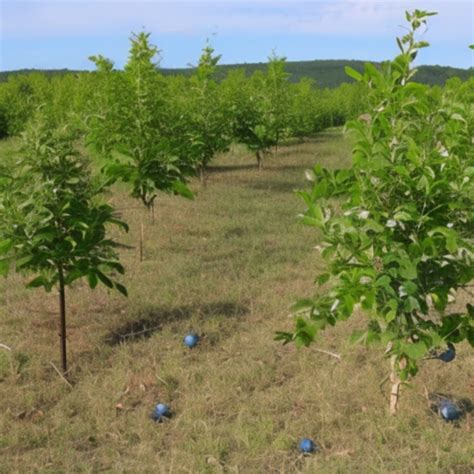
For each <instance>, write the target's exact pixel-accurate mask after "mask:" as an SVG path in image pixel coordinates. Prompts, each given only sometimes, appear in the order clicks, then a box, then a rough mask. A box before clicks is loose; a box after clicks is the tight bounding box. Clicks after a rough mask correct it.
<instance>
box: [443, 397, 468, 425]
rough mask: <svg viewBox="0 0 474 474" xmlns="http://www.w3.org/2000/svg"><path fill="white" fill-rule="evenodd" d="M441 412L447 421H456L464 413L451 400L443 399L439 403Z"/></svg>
mask: <svg viewBox="0 0 474 474" xmlns="http://www.w3.org/2000/svg"><path fill="white" fill-rule="evenodd" d="M439 413H440V415H441V416H442V418H443V419H444V420H445V421H456V420H458V419H459V418H461V415H462V412H461V410H460V409H459V408H458V407H457V406H456V405H455V404H454V403H453V402H452V401H451V400H442V401H441V402H440V403H439Z"/></svg>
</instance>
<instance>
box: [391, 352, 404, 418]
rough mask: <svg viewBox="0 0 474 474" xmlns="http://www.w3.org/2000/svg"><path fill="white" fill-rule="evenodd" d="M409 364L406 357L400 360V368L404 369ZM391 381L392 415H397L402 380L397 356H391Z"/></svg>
mask: <svg viewBox="0 0 474 474" xmlns="http://www.w3.org/2000/svg"><path fill="white" fill-rule="evenodd" d="M406 365H407V361H406V359H405V358H403V359H401V360H400V361H399V362H398V368H399V369H404V368H405V367H406ZM390 382H391V384H392V386H391V389H390V415H396V414H397V409H398V400H399V398H400V385H401V383H402V381H401V380H400V377H399V375H398V373H397V357H396V356H392V357H391V358H390Z"/></svg>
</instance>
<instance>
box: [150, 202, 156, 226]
mask: <svg viewBox="0 0 474 474" xmlns="http://www.w3.org/2000/svg"><path fill="white" fill-rule="evenodd" d="M150 217H151V223H152V224H154V223H155V201H152V202H151V204H150Z"/></svg>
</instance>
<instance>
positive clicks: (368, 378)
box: [0, 131, 474, 473]
mask: <svg viewBox="0 0 474 474" xmlns="http://www.w3.org/2000/svg"><path fill="white" fill-rule="evenodd" d="M15 144H16V142H5V143H3V144H2V145H1V146H2V151H3V152H4V153H7V152H8V153H11V152H12V150H14V145H15ZM349 157H350V145H349V143H348V142H347V141H345V140H344V139H343V137H342V135H341V133H340V131H330V132H326V133H323V134H320V135H319V136H317V137H316V138H314V139H311V140H306V141H305V142H303V143H297V144H293V145H289V146H284V147H281V148H280V149H279V150H278V154H277V156H274V157H270V158H269V159H268V160H267V161H266V163H265V169H264V170H263V171H262V172H258V171H257V169H256V163H255V158H254V157H253V156H252V155H250V154H249V153H247V152H246V151H245V149H243V148H242V147H239V146H236V147H234V148H233V149H232V150H231V151H230V152H229V153H228V154H226V155H224V156H221V157H219V158H218V159H217V160H216V162H215V163H214V166H213V167H211V169H210V171H209V176H208V182H207V186H206V187H203V186H201V185H200V183H199V182H198V181H195V182H193V183H191V187H192V188H193V190H195V192H196V198H195V200H194V201H187V200H185V199H182V198H176V197H170V196H160V198H159V199H158V201H157V206H156V216H155V222H154V223H152V221H151V219H150V216H148V215H147V214H146V212H145V211H144V210H143V209H142V208H141V207H140V204H139V203H138V202H137V201H134V200H132V199H131V198H129V197H128V196H127V193H126V191H125V189H122V188H120V189H116V190H115V192H114V194H113V196H111V197H110V198H111V199H112V200H113V202H114V204H115V205H116V207H117V208H119V209H121V210H122V213H123V217H124V218H125V220H126V221H127V222H128V223H129V224H130V228H131V231H130V233H129V234H127V235H122V236H121V241H122V242H123V243H125V244H127V245H129V246H131V247H133V248H130V249H128V250H123V251H122V261H123V263H124V264H125V266H126V268H127V274H126V278H125V283H126V285H127V287H128V289H129V293H130V296H129V298H128V299H125V298H122V297H121V296H119V295H116V294H107V291H106V290H99V291H97V290H96V291H94V292H92V291H90V290H89V289H88V288H87V287H86V285H85V284H83V283H78V284H76V285H75V287H74V288H73V290H72V291H70V292H69V293H68V296H67V297H68V301H67V304H68V308H69V321H68V328H69V333H68V343H69V355H70V365H71V379H72V381H73V382H74V385H73V387H72V388H71V387H69V386H68V385H67V384H66V383H65V382H64V381H63V380H62V379H61V378H60V377H59V376H58V374H57V373H56V372H55V370H54V368H53V367H52V365H51V364H50V362H53V363H56V364H57V361H58V353H59V347H58V346H59V340H58V335H57V334H58V326H57V324H58V316H57V301H56V300H57V295H56V294H54V293H51V294H45V293H44V292H42V291H39V290H38V291H36V290H25V289H24V287H23V283H24V280H23V279H22V278H21V277H19V276H16V275H11V276H10V277H9V278H8V280H2V281H1V283H0V285H1V289H0V298H1V303H2V304H1V307H0V343H3V344H8V345H9V346H11V347H12V349H13V352H12V354H11V355H9V353H8V352H7V351H5V350H2V349H0V351H1V352H0V400H1V409H0V459H1V462H0V472H35V471H36V472H46V471H54V472H73V471H80V472H98V471H110V472H172V473H175V472H176V473H187V472H189V473H191V472H192V473H195V472H209V473H214V472H216V473H218V472H235V473H237V472H239V473H272V472H308V473H311V472H327V473H334V472H340V473H347V472H363V473H368V472H410V473H411V472H413V473H432V472H446V473H448V472H454V473H470V472H471V471H472V469H473V468H474V464H473V446H474V437H473V434H472V431H471V420H470V418H469V416H468V417H467V418H466V419H464V420H463V421H462V422H461V423H460V425H459V426H458V427H456V426H454V425H451V424H446V423H444V422H443V421H442V420H441V419H440V418H439V417H438V416H437V415H436V414H434V413H432V412H431V411H430V410H429V408H428V404H427V400H426V398H425V387H426V389H427V390H428V391H430V392H441V393H447V394H451V395H453V396H454V397H457V398H466V399H471V400H472V398H473V395H474V393H473V391H474V385H473V380H474V377H473V375H474V363H473V358H472V355H471V354H472V353H471V352H470V349H469V347H468V346H467V344H463V345H461V346H460V347H459V349H458V357H457V358H456V359H455V360H454V361H453V362H452V363H450V364H443V363H442V362H437V361H429V362H427V363H426V364H425V366H424V367H423V368H422V370H421V373H420V375H419V376H418V378H417V380H416V381H415V382H414V384H413V385H412V387H411V388H404V389H403V395H402V396H403V398H402V402H401V413H400V414H399V416H397V417H396V418H389V417H388V416H387V407H388V402H387V398H386V393H387V387H386V386H385V387H384V388H383V390H380V389H379V384H380V382H381V381H382V380H383V378H384V377H385V375H386V374H387V370H388V364H387V361H385V360H384V359H383V357H382V354H383V349H380V350H378V351H377V350H367V349H365V348H361V347H354V346H352V345H350V344H349V343H348V342H347V340H348V336H349V335H350V333H351V331H352V330H353V329H355V328H362V327H364V320H363V318H362V317H361V316H358V317H355V318H354V319H353V320H351V321H348V322H347V323H345V324H341V325H340V326H339V327H337V328H333V329H331V330H329V331H327V332H326V333H325V334H324V335H323V336H322V337H321V339H320V340H319V342H318V343H317V344H315V345H314V346H313V347H312V348H310V349H302V350H296V349H295V347H294V346H292V345H289V346H282V345H281V344H280V343H278V342H275V341H274V340H273V337H274V333H275V331H277V330H287V329H291V328H292V325H293V322H292V320H291V319H290V318H288V314H289V310H288V308H289V306H290V305H291V304H292V303H293V302H294V301H295V300H296V299H297V298H299V297H304V296H309V295H311V294H312V293H313V292H314V291H315V286H314V284H313V280H314V278H315V276H316V275H317V274H318V272H320V271H321V270H322V268H323V264H322V262H321V261H320V256H319V253H318V252H317V251H316V250H315V249H314V247H315V246H316V245H317V244H318V234H317V232H316V231H315V230H314V229H310V228H306V227H304V226H302V225H301V224H300V223H299V222H298V219H297V215H298V214H299V213H301V212H303V211H304V203H303V202H302V201H301V200H299V199H298V198H297V196H295V194H294V192H293V191H294V190H295V189H301V188H303V187H305V186H307V184H306V183H305V179H304V170H305V169H306V168H309V167H312V166H313V165H314V164H315V163H316V162H319V163H321V164H323V165H327V166H335V167H339V166H344V165H347V164H348V163H349ZM141 222H143V226H144V238H145V260H144V261H143V262H142V263H140V262H139V255H138V242H139V236H140V224H141ZM188 330H195V331H197V332H198V333H199V334H200V335H202V340H201V343H200V345H199V346H198V347H197V348H195V349H193V350H188V349H186V348H185V347H184V346H183V344H182V339H183V336H184V335H185V333H186V332H187V331H188ZM318 349H321V350H326V351H330V352H335V353H337V354H339V355H340V357H341V358H340V360H339V359H337V358H335V357H332V356H330V355H327V354H324V353H322V352H318ZM158 402H163V403H167V404H169V405H170V406H171V409H172V411H173V414H174V416H173V418H172V419H171V420H170V421H169V422H167V423H161V424H155V423H154V422H153V421H151V420H150V418H149V414H150V412H151V411H152V409H153V407H154V405H155V404H156V403H158ZM301 437H310V438H313V439H314V440H315V441H316V442H317V443H318V444H319V445H320V446H321V449H322V450H321V452H320V453H318V454H315V455H313V456H310V457H302V456H301V455H300V454H299V453H298V452H297V450H296V445H297V442H298V440H299V439H300V438H301Z"/></svg>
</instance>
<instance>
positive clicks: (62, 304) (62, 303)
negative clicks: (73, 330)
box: [59, 268, 67, 375]
mask: <svg viewBox="0 0 474 474" xmlns="http://www.w3.org/2000/svg"><path fill="white" fill-rule="evenodd" d="M59 320H60V340H61V365H62V369H63V374H64V375H66V373H67V352H66V289H65V285H64V274H63V269H62V268H59Z"/></svg>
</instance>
